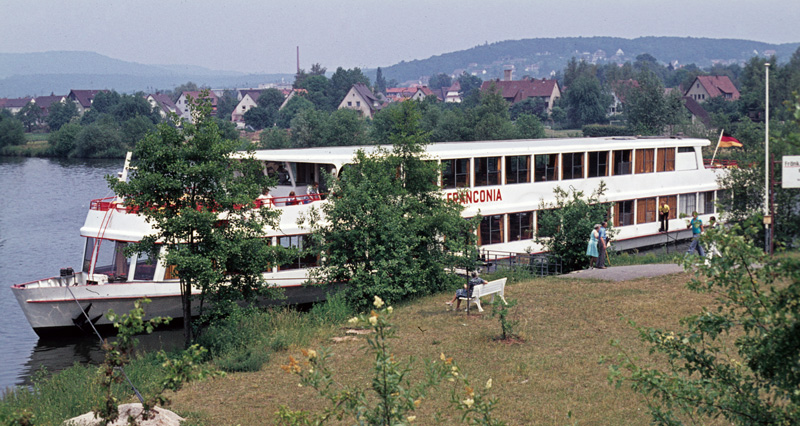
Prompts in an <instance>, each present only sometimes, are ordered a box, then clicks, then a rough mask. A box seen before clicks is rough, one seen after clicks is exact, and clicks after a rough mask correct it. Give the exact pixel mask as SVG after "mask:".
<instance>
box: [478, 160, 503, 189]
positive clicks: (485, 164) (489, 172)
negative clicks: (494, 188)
mask: <svg viewBox="0 0 800 426" xmlns="http://www.w3.org/2000/svg"><path fill="white" fill-rule="evenodd" d="M488 185H500V157H482V158H476V159H475V186H488Z"/></svg>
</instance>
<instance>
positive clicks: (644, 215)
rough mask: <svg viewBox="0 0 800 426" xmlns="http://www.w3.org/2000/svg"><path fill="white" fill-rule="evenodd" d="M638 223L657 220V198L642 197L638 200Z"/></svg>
mask: <svg viewBox="0 0 800 426" xmlns="http://www.w3.org/2000/svg"><path fill="white" fill-rule="evenodd" d="M636 204H637V208H636V223H650V222H655V221H656V198H655V197H652V198H640V199H638V200H636Z"/></svg>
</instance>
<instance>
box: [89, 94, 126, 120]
mask: <svg viewBox="0 0 800 426" xmlns="http://www.w3.org/2000/svg"><path fill="white" fill-rule="evenodd" d="M119 101H120V95H119V93H117V92H116V91H114V90H112V91H107V90H103V91H100V92H97V94H96V95H95V96H94V99H92V110H94V111H96V112H98V113H102V114H111V113H112V109H113V108H114V106H116V105H117V104H118V103H119Z"/></svg>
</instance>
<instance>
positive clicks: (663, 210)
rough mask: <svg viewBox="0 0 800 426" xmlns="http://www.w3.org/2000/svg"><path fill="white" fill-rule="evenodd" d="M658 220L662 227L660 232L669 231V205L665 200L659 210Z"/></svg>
mask: <svg viewBox="0 0 800 426" xmlns="http://www.w3.org/2000/svg"><path fill="white" fill-rule="evenodd" d="M658 220H659V221H660V222H661V227H660V228H659V229H658V232H667V231H669V204H667V201H666V200H664V201H663V203H662V204H661V207H659V208H658Z"/></svg>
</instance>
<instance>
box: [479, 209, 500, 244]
mask: <svg viewBox="0 0 800 426" xmlns="http://www.w3.org/2000/svg"><path fill="white" fill-rule="evenodd" d="M478 237H479V240H478V244H479V245H486V244H497V243H502V242H503V215H501V214H497V215H492V216H484V217H483V218H481V224H480V226H479V229H478Z"/></svg>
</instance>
